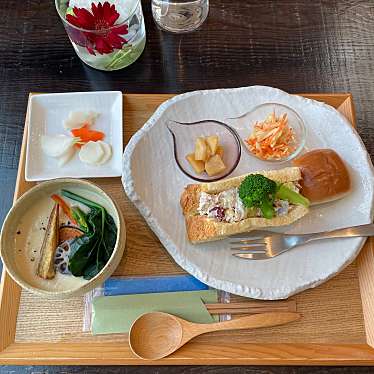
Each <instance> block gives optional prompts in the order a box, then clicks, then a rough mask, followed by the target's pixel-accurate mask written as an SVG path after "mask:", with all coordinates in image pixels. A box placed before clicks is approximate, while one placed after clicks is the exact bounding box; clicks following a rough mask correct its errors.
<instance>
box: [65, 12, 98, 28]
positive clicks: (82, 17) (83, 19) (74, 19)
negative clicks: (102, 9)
mask: <svg viewBox="0 0 374 374" xmlns="http://www.w3.org/2000/svg"><path fill="white" fill-rule="evenodd" d="M73 10H74V16H73V15H71V14H67V15H66V20H67V21H68V22H69V23H71V24H72V25H74V26H76V27H80V28H83V29H86V30H93V29H94V27H95V18H94V17H93V15H92V14H91V13H90V12H89V11H88V10H87V9H85V8H77V7H74V9H73Z"/></svg>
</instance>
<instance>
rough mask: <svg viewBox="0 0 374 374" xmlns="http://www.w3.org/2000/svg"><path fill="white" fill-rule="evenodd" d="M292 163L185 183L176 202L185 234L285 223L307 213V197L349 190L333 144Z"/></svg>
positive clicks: (197, 237) (204, 237) (213, 234)
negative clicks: (232, 176)
mask: <svg viewBox="0 0 374 374" xmlns="http://www.w3.org/2000/svg"><path fill="white" fill-rule="evenodd" d="M296 165H297V166H294V167H287V168H284V169H281V170H270V171H260V172H256V173H251V174H246V175H242V176H239V177H235V178H231V179H226V180H222V181H218V182H213V183H202V184H190V185H188V186H187V187H186V188H185V190H184V192H183V193H182V196H181V201H180V203H181V206H182V209H183V214H184V216H185V221H186V229H187V235H188V238H189V240H190V241H191V242H192V243H199V242H206V241H213V240H218V239H223V238H225V237H227V236H230V235H234V234H238V233H242V232H247V231H251V230H255V229H263V228H269V227H276V226H285V225H289V224H291V223H293V222H295V221H296V220H298V219H300V218H301V217H303V216H304V215H305V214H307V213H308V210H309V205H310V203H319V202H321V201H326V200H329V201H331V200H335V199H337V198H340V197H342V196H344V195H345V194H346V193H348V192H349V191H350V180H349V174H348V171H347V169H346V167H345V165H344V162H343V161H342V160H341V159H340V157H339V156H338V155H337V154H336V153H335V152H334V151H332V150H315V151H312V152H310V155H309V156H308V153H307V154H305V155H304V156H302V158H300V159H299V160H298V161H297V162H296ZM303 176H305V179H306V181H305V182H306V183H304V180H303ZM304 191H305V193H304ZM326 195H328V199H326V198H325V197H326Z"/></svg>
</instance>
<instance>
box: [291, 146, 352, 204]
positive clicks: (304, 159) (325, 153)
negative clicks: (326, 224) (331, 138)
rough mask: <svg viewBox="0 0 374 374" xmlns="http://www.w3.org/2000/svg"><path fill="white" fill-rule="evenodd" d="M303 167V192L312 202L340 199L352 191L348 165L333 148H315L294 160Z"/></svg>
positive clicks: (296, 164) (295, 164) (294, 162)
mask: <svg viewBox="0 0 374 374" xmlns="http://www.w3.org/2000/svg"><path fill="white" fill-rule="evenodd" d="M293 165H294V166H298V167H300V169H301V174H302V179H301V181H300V185H301V191H300V192H301V193H302V195H304V196H305V197H307V198H308V199H309V200H310V202H311V204H319V203H325V202H328V201H333V200H337V199H340V198H341V197H343V196H345V195H346V194H348V193H349V192H350V191H351V179H350V176H349V172H348V169H347V167H346V166H345V164H344V161H343V160H342V159H341V158H340V156H339V155H338V154H337V153H336V152H335V151H333V150H332V149H315V150H313V151H310V152H308V153H306V154H304V155H302V156H300V157H298V158H297V159H295V160H294V161H293Z"/></svg>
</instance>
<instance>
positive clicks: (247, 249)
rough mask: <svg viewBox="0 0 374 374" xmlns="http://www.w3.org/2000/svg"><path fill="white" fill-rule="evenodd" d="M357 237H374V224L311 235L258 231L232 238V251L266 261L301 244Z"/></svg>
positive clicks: (235, 254)
mask: <svg viewBox="0 0 374 374" xmlns="http://www.w3.org/2000/svg"><path fill="white" fill-rule="evenodd" d="M357 236H363V237H366V236H374V224H368V225H361V226H353V227H346V228H342V229H337V230H332V231H325V232H316V233H311V234H301V235H291V234H279V233H275V232H271V231H256V232H252V233H247V234H245V233H243V234H237V235H234V236H231V238H232V239H237V240H234V241H231V242H230V244H231V245H234V247H231V249H232V250H240V251H241V252H236V253H233V256H235V257H239V258H244V259H247V260H266V259H268V258H272V257H275V256H278V255H280V254H282V253H284V252H287V251H288V250H290V249H292V248H294V247H297V246H299V245H301V244H305V243H308V242H311V241H313V240H319V239H330V238H352V237H357Z"/></svg>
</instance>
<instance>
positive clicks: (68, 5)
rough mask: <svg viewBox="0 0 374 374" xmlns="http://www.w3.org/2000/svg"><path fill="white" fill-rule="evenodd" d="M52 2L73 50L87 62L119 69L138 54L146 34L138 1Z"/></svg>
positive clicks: (105, 67) (102, 68)
mask: <svg viewBox="0 0 374 374" xmlns="http://www.w3.org/2000/svg"><path fill="white" fill-rule="evenodd" d="M55 4H56V9H57V11H58V14H59V16H60V18H61V20H62V22H63V24H64V26H65V30H66V32H67V34H68V36H69V39H70V41H71V43H72V45H73V48H74V50H75V52H76V53H77V55H78V56H79V58H80V59H81V60H82V61H83V62H84V63H86V64H87V65H89V66H91V67H93V68H95V69H99V70H104V71H111V70H119V69H123V68H125V67H126V66H129V65H131V64H132V63H133V62H134V61H136V60H137V59H138V58H139V56H140V55H141V54H142V52H143V50H144V47H145V42H146V36H145V26H144V17H143V10H142V6H141V2H140V0H117V1H116V0H110V1H105V2H99V1H87V0H70V1H67V0H55ZM115 18H116V21H115V22H113V20H114V19H115ZM112 23H113V24H112ZM79 26H81V27H79ZM82 26H85V27H82Z"/></svg>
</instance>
